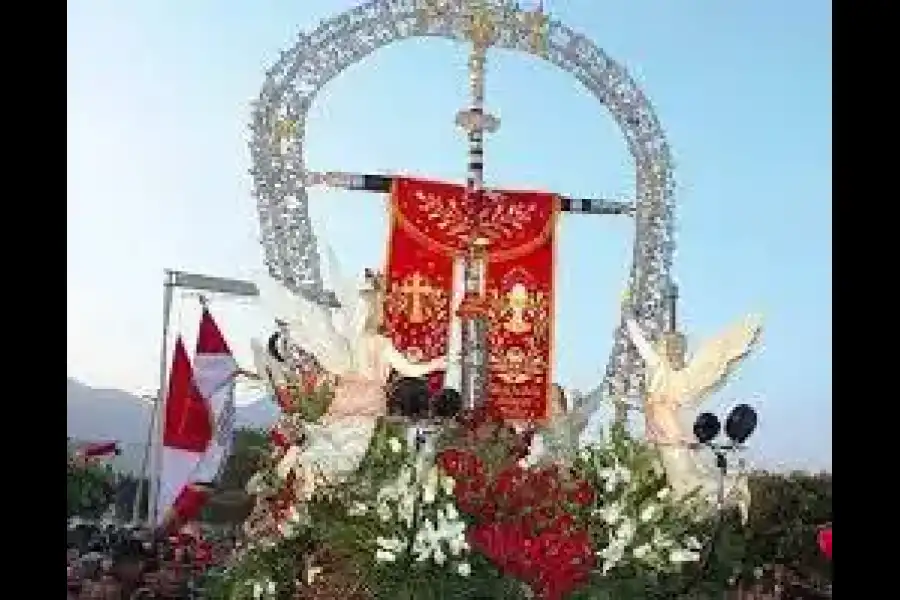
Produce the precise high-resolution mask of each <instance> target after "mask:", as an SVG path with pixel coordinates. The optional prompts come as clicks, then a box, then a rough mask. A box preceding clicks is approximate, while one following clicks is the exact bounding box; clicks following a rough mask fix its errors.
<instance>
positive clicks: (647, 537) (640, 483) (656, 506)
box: [576, 441, 701, 577]
mask: <svg viewBox="0 0 900 600" xmlns="http://www.w3.org/2000/svg"><path fill="white" fill-rule="evenodd" d="M650 452H651V450H650V449H649V448H648V447H646V446H643V447H642V446H640V445H639V442H634V441H620V442H619V443H616V442H615V441H612V442H609V441H607V442H604V443H602V444H600V445H596V446H590V447H586V448H583V449H582V450H581V451H580V452H579V454H578V460H577V461H576V463H577V467H578V470H579V471H580V475H581V476H586V477H587V478H588V479H589V480H591V481H593V482H594V489H595V490H596V492H597V497H596V498H595V506H594V507H593V508H592V509H591V510H590V512H589V517H588V518H589V521H590V522H591V524H592V526H591V530H592V534H593V535H592V537H593V539H594V545H595V548H598V550H597V551H596V555H597V559H598V568H599V572H600V574H601V575H603V576H604V577H606V576H615V575H616V571H617V570H619V569H623V568H624V567H638V568H640V569H642V570H652V571H657V572H677V571H679V570H681V569H682V568H683V565H684V564H686V563H692V562H697V561H699V560H700V558H701V554H700V549H701V544H700V543H699V542H698V541H697V540H696V539H695V538H693V537H691V536H690V535H688V534H687V531H686V530H687V528H686V527H685V526H684V525H685V523H689V520H688V519H686V514H687V513H686V511H685V510H684V509H685V507H683V506H679V504H677V503H676V502H675V501H674V494H673V492H672V489H671V488H670V487H669V486H668V484H667V483H666V481H665V478H664V476H663V475H662V471H661V470H660V469H659V467H658V465H657V464H656V457H655V456H654V455H652V454H650Z"/></svg>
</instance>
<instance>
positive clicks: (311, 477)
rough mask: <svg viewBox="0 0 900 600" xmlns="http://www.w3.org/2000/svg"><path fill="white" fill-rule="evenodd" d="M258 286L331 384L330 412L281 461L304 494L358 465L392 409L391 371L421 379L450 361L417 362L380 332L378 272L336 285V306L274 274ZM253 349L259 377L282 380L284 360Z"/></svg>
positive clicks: (258, 347) (286, 474)
mask: <svg viewBox="0 0 900 600" xmlns="http://www.w3.org/2000/svg"><path fill="white" fill-rule="evenodd" d="M258 286H259V291H260V299H261V300H262V302H263V304H264V306H265V307H266V308H267V309H268V310H269V311H270V312H272V313H273V316H274V317H275V319H276V322H278V323H279V324H280V325H281V327H282V329H283V330H284V331H285V332H286V333H287V335H288V337H289V339H290V340H291V342H292V343H294V344H296V345H297V346H298V347H299V348H300V349H301V350H303V351H305V352H307V353H309V354H310V355H312V357H313V358H314V359H315V361H316V362H317V363H318V365H319V366H320V367H321V369H322V370H323V371H324V372H325V373H326V375H327V377H328V378H329V379H330V381H331V382H332V384H333V399H332V400H331V402H330V404H329V406H328V409H327V410H326V412H325V414H324V415H323V416H322V417H321V418H320V419H318V420H317V422H315V423H306V424H304V427H303V429H304V431H303V432H302V434H303V435H302V437H303V441H302V442H301V443H298V444H295V445H293V446H291V447H290V448H289V449H288V450H287V452H286V453H285V455H284V457H283V458H282V459H281V461H280V463H279V465H278V472H279V475H281V476H282V477H284V478H287V477H289V476H291V479H294V480H295V481H297V483H298V484H300V485H299V488H300V489H299V490H298V491H299V492H300V495H301V497H302V496H308V494H309V493H311V492H312V490H313V489H314V486H315V483H316V482H323V483H324V482H335V481H337V480H339V479H340V478H341V477H343V476H346V475H347V474H349V473H352V472H353V471H355V470H356V469H357V468H358V467H359V465H360V462H361V461H362V459H363V457H364V455H365V453H366V450H367V449H368V447H369V444H370V442H371V439H372V436H373V434H374V431H375V427H376V425H377V422H378V419H379V418H380V417H383V416H384V415H385V414H386V412H387V393H386V384H387V381H388V377H389V375H390V373H391V370H394V371H396V372H397V373H399V374H400V375H401V376H403V377H423V376H425V375H428V374H430V373H432V372H434V371H441V370H445V369H446V359H445V358H443V357H442V358H438V359H435V360H433V361H429V362H425V363H416V362H412V361H410V360H409V359H407V358H406V357H405V356H404V355H403V353H402V352H400V351H399V350H398V349H397V348H395V347H394V345H393V343H392V342H391V340H390V339H389V338H387V337H386V336H385V335H384V334H383V333H382V322H383V317H382V313H383V311H382V305H383V301H384V281H383V277H382V276H381V275H380V274H378V273H374V272H372V271H369V270H366V272H365V275H364V280H363V282H362V284H361V285H359V286H352V285H347V284H346V283H344V284H343V285H338V286H336V288H337V290H336V291H337V295H338V299H339V302H340V306H339V307H337V308H334V307H326V306H322V305H320V304H316V303H314V302H310V301H309V300H307V299H305V298H303V297H301V296H298V295H296V294H293V293H291V292H290V291H289V290H288V289H287V288H285V287H284V286H283V285H281V284H280V283H278V282H276V281H274V280H272V279H269V278H263V279H262V280H260V281H259V282H258ZM353 287H356V289H355V290H354V289H353ZM254 353H255V355H256V360H257V370H258V372H259V375H260V377H262V378H265V379H267V380H268V381H269V382H270V384H271V385H272V386H273V387H274V388H276V389H277V388H278V387H279V386H280V385H283V384H284V383H285V380H284V376H285V365H284V364H283V363H280V362H279V361H278V360H277V359H276V357H273V356H272V353H271V352H267V351H266V350H265V349H264V348H263V347H262V345H261V344H259V343H255V344H254ZM287 368H288V369H289V368H290V367H289V366H288V367H287Z"/></svg>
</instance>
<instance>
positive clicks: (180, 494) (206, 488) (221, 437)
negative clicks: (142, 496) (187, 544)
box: [159, 307, 238, 529]
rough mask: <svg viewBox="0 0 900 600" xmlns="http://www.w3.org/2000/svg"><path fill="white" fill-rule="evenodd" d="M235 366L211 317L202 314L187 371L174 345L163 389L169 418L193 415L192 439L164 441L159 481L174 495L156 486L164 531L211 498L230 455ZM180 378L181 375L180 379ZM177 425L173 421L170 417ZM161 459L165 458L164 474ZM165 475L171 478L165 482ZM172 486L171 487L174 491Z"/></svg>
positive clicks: (189, 516) (180, 351) (181, 350)
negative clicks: (166, 391) (166, 386)
mask: <svg viewBox="0 0 900 600" xmlns="http://www.w3.org/2000/svg"><path fill="white" fill-rule="evenodd" d="M237 370H238V367H237V362H236V361H235V360H234V357H233V356H232V354H231V350H230V349H229V348H228V344H227V343H226V342H225V338H224V337H223V336H222V332H221V331H220V330H219V327H218V325H217V324H216V322H215V320H214V319H213V317H212V315H211V314H210V313H209V311H208V310H207V309H206V307H204V308H203V315H202V316H201V318H200V329H199V332H198V335H197V349H196V353H195V355H194V366H193V369H192V368H191V365H190V362H189V361H188V358H187V353H186V352H185V350H184V345H183V344H182V343H181V340H180V339H179V340H178V342H177V343H176V347H175V357H174V359H173V363H172V375H171V378H172V383H171V384H170V388H169V395H170V399H175V400H174V401H173V402H172V412H173V413H176V414H181V415H184V414H186V411H189V410H195V412H196V415H195V416H196V419H195V420H196V425H195V431H196V434H195V435H194V436H193V438H192V442H193V443H191V444H184V443H180V444H179V443H178V442H177V440H176V446H177V448H176V447H174V446H173V445H172V444H170V443H169V441H167V439H170V438H166V437H165V436H164V440H163V445H164V451H163V452H164V454H163V478H162V480H163V481H164V482H165V481H167V480H169V481H170V482H171V488H172V489H173V490H174V494H171V495H167V494H166V491H165V490H166V489H167V486H166V484H165V483H161V484H160V504H159V506H160V517H161V519H162V521H163V523H164V527H165V528H166V529H177V528H178V527H179V526H180V525H181V524H183V523H186V522H189V521H191V520H193V519H194V518H196V517H197V515H199V513H200V510H201V509H202V508H203V505H204V504H205V503H206V500H207V499H208V498H209V495H210V493H211V492H212V484H213V482H214V481H215V480H216V478H217V477H218V475H219V472H220V471H221V469H222V467H223V466H224V464H225V460H226V459H227V458H228V455H229V454H230V452H231V444H232V438H233V435H234V381H235V379H234V378H235V374H236V373H237ZM185 374H186V375H185ZM176 386H178V387H179V388H184V389H187V390H188V392H187V393H186V394H184V393H182V394H173V392H172V389H173V388H175V387H176ZM180 397H189V398H191V402H190V403H183V406H179V405H178V404H177V402H178V400H177V399H178V398H180ZM169 404H170V401H169V400H167V403H166V427H165V431H166V432H167V433H168V432H169V427H168V425H169V422H170V419H169ZM176 421H177V417H176ZM166 456H168V457H169V460H168V465H170V466H171V468H169V469H167V461H166ZM167 470H168V471H169V472H170V473H171V477H169V476H167ZM176 486H177V487H176Z"/></svg>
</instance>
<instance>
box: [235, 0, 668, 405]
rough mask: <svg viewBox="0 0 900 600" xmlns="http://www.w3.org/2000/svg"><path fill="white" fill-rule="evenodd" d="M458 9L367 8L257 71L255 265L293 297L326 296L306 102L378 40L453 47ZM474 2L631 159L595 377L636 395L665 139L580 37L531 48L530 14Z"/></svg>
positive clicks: (658, 268)
mask: <svg viewBox="0 0 900 600" xmlns="http://www.w3.org/2000/svg"><path fill="white" fill-rule="evenodd" d="M462 4H463V1H462V0H368V1H367V2H365V3H364V4H362V5H360V6H357V7H356V8H353V9H351V10H349V11H347V12H345V13H342V14H340V15H337V16H335V17H333V18H331V19H328V20H326V21H324V22H322V23H321V24H320V25H319V27H318V28H316V29H315V30H314V31H312V32H311V33H301V34H300V36H299V39H298V40H297V42H296V43H295V44H294V46H293V47H292V48H291V49H290V50H287V51H284V52H282V53H281V55H280V57H279V59H278V61H277V62H276V64H275V65H274V66H273V67H272V69H270V70H269V71H268V72H267V74H266V80H265V84H264V86H263V90H262V93H261V95H260V98H259V100H258V101H257V102H256V103H255V105H254V110H253V118H252V124H251V130H252V140H251V142H250V150H251V154H252V159H253V168H252V171H251V173H252V176H253V181H254V192H255V196H256V199H257V208H258V213H259V222H260V229H261V241H262V245H263V249H264V253H265V261H266V264H267V266H268V269H269V271H270V273H271V274H272V276H274V277H276V278H278V279H279V280H281V281H283V282H284V283H285V284H286V285H287V286H289V287H290V288H292V289H293V290H294V291H296V292H298V293H301V294H303V295H305V296H307V297H312V298H317V299H321V300H324V299H326V298H327V297H328V296H329V294H328V292H327V290H325V289H324V287H323V283H322V277H321V273H320V265H319V257H318V253H317V249H316V244H315V234H314V232H313V230H312V225H311V222H310V219H309V211H308V199H307V193H306V186H307V185H309V184H310V183H311V181H312V178H311V177H310V175H311V174H310V173H308V172H307V171H306V166H305V161H304V149H305V147H304V130H305V123H306V118H307V114H308V110H309V108H310V105H311V104H312V101H313V98H314V97H315V95H316V94H317V93H318V92H319V90H321V89H322V87H323V86H324V85H325V84H326V83H328V82H329V81H330V80H331V79H332V78H334V77H336V76H337V75H338V74H339V73H341V72H342V71H343V70H344V69H346V68H347V67H349V66H351V65H353V64H355V63H357V62H359V61H360V60H362V59H363V58H365V57H366V56H368V55H370V54H372V53H373V52H374V51H375V50H377V49H378V48H380V47H382V46H385V45H387V44H390V43H393V42H396V41H400V40H404V39H408V38H414V37H425V36H437V37H444V38H450V39H456V40H460V41H464V40H465V36H464V25H465V21H464V14H463V8H462ZM483 4H485V5H487V6H486V8H487V9H488V10H490V12H491V13H492V15H493V16H494V18H495V19H496V26H497V34H498V36H499V37H498V39H497V40H496V43H495V44H494V45H495V46H497V47H501V48H506V49H511V50H518V51H521V52H525V53H528V54H531V55H533V56H537V57H539V58H542V59H545V60H547V61H549V62H551V63H553V64H554V65H556V66H557V67H559V68H561V69H563V70H564V71H566V72H568V73H570V74H572V75H573V76H574V77H575V78H576V79H577V80H578V81H580V82H581V83H582V84H583V85H584V86H585V87H586V88H587V89H588V90H589V91H590V92H591V93H592V94H593V95H594V97H595V98H596V99H597V100H598V101H599V102H600V103H601V104H604V105H605V106H606V107H607V108H608V109H609V111H610V113H611V114H612V116H613V118H614V119H615V120H616V122H617V123H618V124H619V127H620V128H621V130H622V133H623V134H624V136H625V138H626V140H627V142H628V148H629V150H630V152H631V154H632V156H633V157H634V160H635V170H636V197H637V205H636V210H635V215H634V218H635V227H636V234H635V241H634V250H633V260H632V266H631V271H630V275H629V283H628V290H629V291H628V296H627V300H626V304H627V306H626V307H623V319H622V320H620V324H619V325H618V327H617V328H616V332H615V335H614V343H613V348H612V352H611V355H610V359H609V363H608V365H607V370H606V377H605V380H604V383H605V386H604V387H605V391H606V392H607V393H611V394H613V395H614V396H616V397H626V396H630V395H632V394H634V393H636V392H639V391H640V389H641V388H642V382H643V364H642V361H641V360H640V359H639V357H638V356H637V354H636V352H635V349H634V348H633V347H632V344H631V343H630V342H629V341H628V338H627V335H626V334H625V330H624V327H623V322H624V313H625V312H629V313H631V312H633V313H634V314H635V315H636V317H637V319H638V321H639V322H640V324H641V325H642V326H643V328H644V330H645V331H647V332H648V334H649V335H650V336H651V337H652V338H656V337H657V336H658V335H659V334H660V332H661V331H662V329H663V326H664V323H665V320H666V318H667V312H668V303H667V302H666V292H667V289H668V286H669V271H670V267H671V262H672V254H673V248H674V240H673V212H674V211H673V208H674V203H673V191H674V182H673V177H672V163H671V157H670V151H669V146H668V144H667V142H666V139H665V135H664V134H663V131H662V128H661V126H660V124H659V121H658V120H657V118H656V115H655V113H654V111H653V109H652V107H651V105H650V102H649V101H648V99H647V98H646V96H645V95H644V94H643V93H642V92H641V90H640V89H638V87H637V85H636V84H635V82H634V80H633V79H632V78H631V77H630V75H629V74H628V73H627V72H626V71H625V69H624V68H622V67H621V66H620V65H619V64H617V63H616V62H615V61H613V60H612V59H611V58H610V57H609V56H607V55H606V53H605V52H603V50H601V49H600V48H598V47H597V46H596V45H594V44H593V43H592V42H591V41H590V40H589V39H587V38H586V37H585V36H583V35H581V34H579V33H576V32H575V31H573V30H572V29H570V28H569V27H567V26H565V25H563V24H562V23H560V22H558V21H554V20H550V21H549V22H548V23H547V30H546V42H547V43H546V47H545V48H544V49H543V51H536V50H535V49H534V47H533V45H532V44H529V39H530V38H529V36H530V35H533V29H531V28H530V27H531V24H530V22H529V20H528V19H529V17H530V16H533V14H532V13H527V12H525V11H522V10H520V9H518V8H517V7H516V4H515V2H511V1H509V0H483ZM436 5H441V6H442V10H441V11H440V12H439V13H438V14H435V12H434V7H435V6H436ZM429 8H430V9H431V11H428V9H429ZM426 14H427V16H426ZM284 123H288V125H287V126H285V125H284ZM279 127H281V130H280V131H279ZM285 127H287V130H285ZM609 293H612V291H610V292H609Z"/></svg>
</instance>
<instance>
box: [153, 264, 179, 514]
mask: <svg viewBox="0 0 900 600" xmlns="http://www.w3.org/2000/svg"><path fill="white" fill-rule="evenodd" d="M174 290H175V274H174V272H173V271H171V270H169V269H166V273H165V279H164V280H163V325H162V342H161V344H160V351H159V390H157V392H156V402H155V403H154V407H153V417H152V418H151V422H150V432H151V433H150V449H151V452H150V457H151V458H150V473H149V480H150V481H149V484H150V498H149V502H148V506H147V521H148V523H149V525H150V526H151V527H152V526H155V525H156V521H157V512H158V509H159V474H160V471H161V470H162V432H163V418H164V413H163V410H164V408H165V397H166V379H167V375H168V362H169V321H170V318H171V313H172V294H173V293H174Z"/></svg>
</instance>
